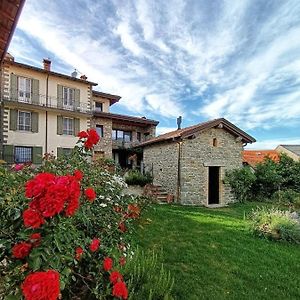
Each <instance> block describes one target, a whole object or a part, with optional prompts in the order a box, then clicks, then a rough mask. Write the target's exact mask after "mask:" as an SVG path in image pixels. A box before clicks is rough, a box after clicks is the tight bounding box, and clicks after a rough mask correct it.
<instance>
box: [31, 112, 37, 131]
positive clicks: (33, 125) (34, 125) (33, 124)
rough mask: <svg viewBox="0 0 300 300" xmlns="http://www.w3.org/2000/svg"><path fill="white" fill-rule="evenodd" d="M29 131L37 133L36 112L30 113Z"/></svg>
mask: <svg viewBox="0 0 300 300" xmlns="http://www.w3.org/2000/svg"><path fill="white" fill-rule="evenodd" d="M31 131H32V132H39V114H38V113H36V112H32V113H31Z"/></svg>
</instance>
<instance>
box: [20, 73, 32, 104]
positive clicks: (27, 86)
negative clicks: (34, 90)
mask: <svg viewBox="0 0 300 300" xmlns="http://www.w3.org/2000/svg"><path fill="white" fill-rule="evenodd" d="M18 100H19V101H20V102H26V103H30V102H31V79H30V78H26V77H18Z"/></svg>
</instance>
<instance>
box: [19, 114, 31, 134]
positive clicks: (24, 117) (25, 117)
mask: <svg viewBox="0 0 300 300" xmlns="http://www.w3.org/2000/svg"><path fill="white" fill-rule="evenodd" d="M18 130H25V131H31V113H30V112H27V111H20V110H19V111H18Z"/></svg>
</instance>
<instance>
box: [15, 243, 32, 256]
mask: <svg viewBox="0 0 300 300" xmlns="http://www.w3.org/2000/svg"><path fill="white" fill-rule="evenodd" d="M31 248H32V245H31V244H30V243H25V242H21V243H19V244H15V245H14V246H13V248H12V254H13V256H14V257H15V258H20V259H23V258H25V257H26V256H28V254H29V253H30V251H31Z"/></svg>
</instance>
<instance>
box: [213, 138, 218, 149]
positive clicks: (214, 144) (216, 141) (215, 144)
mask: <svg viewBox="0 0 300 300" xmlns="http://www.w3.org/2000/svg"><path fill="white" fill-rule="evenodd" d="M213 146H214V147H218V140H217V138H213Z"/></svg>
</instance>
